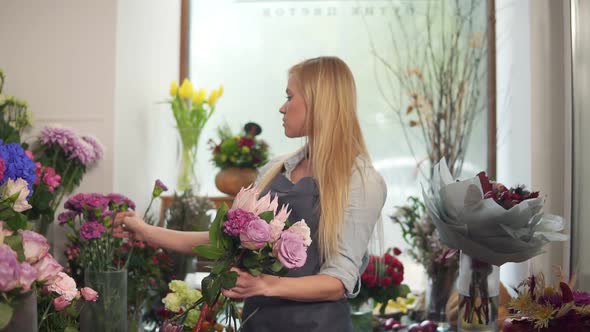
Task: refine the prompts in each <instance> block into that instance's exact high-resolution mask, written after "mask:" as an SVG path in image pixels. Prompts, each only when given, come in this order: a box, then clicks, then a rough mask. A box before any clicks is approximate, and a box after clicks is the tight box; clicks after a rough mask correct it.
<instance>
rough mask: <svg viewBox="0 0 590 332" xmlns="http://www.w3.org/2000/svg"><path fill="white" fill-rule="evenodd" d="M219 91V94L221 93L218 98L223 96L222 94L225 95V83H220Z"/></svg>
mask: <svg viewBox="0 0 590 332" xmlns="http://www.w3.org/2000/svg"><path fill="white" fill-rule="evenodd" d="M217 92H218V94H219V95H218V96H217V97H218V98H219V97H221V96H223V84H220V85H219V89H217Z"/></svg>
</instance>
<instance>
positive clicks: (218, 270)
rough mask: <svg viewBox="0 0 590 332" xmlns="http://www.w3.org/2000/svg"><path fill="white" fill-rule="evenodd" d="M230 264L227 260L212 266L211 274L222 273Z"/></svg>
mask: <svg viewBox="0 0 590 332" xmlns="http://www.w3.org/2000/svg"><path fill="white" fill-rule="evenodd" d="M230 263H231V261H229V260H223V261H221V262H218V263H216V264H214V265H213V267H212V268H211V273H212V274H221V272H224V271H226V270H227V269H228V268H229V265H230Z"/></svg>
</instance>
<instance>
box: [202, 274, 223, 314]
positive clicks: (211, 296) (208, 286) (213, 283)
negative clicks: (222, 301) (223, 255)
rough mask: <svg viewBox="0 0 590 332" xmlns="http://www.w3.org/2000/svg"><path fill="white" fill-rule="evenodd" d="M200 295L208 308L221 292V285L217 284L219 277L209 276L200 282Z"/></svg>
mask: <svg viewBox="0 0 590 332" xmlns="http://www.w3.org/2000/svg"><path fill="white" fill-rule="evenodd" d="M201 288H202V294H203V298H204V299H205V302H207V304H209V305H210V306H211V305H213V302H215V300H216V299H217V295H219V293H220V292H221V284H220V283H219V275H215V274H210V275H208V276H207V277H205V278H204V279H203V281H202V282H201Z"/></svg>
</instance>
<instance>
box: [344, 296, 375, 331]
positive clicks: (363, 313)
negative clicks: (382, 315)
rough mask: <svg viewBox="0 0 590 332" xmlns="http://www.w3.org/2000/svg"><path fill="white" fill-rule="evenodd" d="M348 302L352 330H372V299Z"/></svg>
mask: <svg viewBox="0 0 590 332" xmlns="http://www.w3.org/2000/svg"><path fill="white" fill-rule="evenodd" d="M349 304H350V316H351V320H352V326H353V328H354V332H372V331H373V299H371V298H369V299H367V300H366V301H363V302H358V301H355V302H353V303H349Z"/></svg>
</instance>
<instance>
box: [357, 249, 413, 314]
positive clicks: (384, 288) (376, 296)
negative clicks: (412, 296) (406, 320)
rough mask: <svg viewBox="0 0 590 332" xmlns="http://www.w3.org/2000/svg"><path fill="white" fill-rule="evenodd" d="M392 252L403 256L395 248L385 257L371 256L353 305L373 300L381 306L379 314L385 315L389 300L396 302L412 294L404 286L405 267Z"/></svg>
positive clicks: (388, 251)
mask: <svg viewBox="0 0 590 332" xmlns="http://www.w3.org/2000/svg"><path fill="white" fill-rule="evenodd" d="M391 252H393V254H394V255H396V256H397V255H399V254H401V251H400V250H399V249H398V248H393V250H391V249H390V250H387V252H386V253H385V254H384V255H383V256H374V255H371V256H369V264H368V265H367V268H366V269H365V271H364V272H363V274H362V275H361V289H360V291H359V294H358V295H357V297H355V298H353V299H350V300H349V302H350V303H351V304H353V305H355V304H362V303H364V302H366V301H367V300H368V299H373V300H374V301H375V302H376V303H375V305H376V306H377V305H379V314H381V315H384V314H385V309H386V307H387V305H388V303H389V300H394V301H395V300H397V299H398V298H400V297H401V298H404V297H406V296H407V295H408V294H409V293H410V288H409V287H408V286H407V285H405V284H402V281H403V280H404V265H403V264H402V262H400V261H399V260H398V259H397V258H396V257H394V256H393V255H391Z"/></svg>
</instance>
